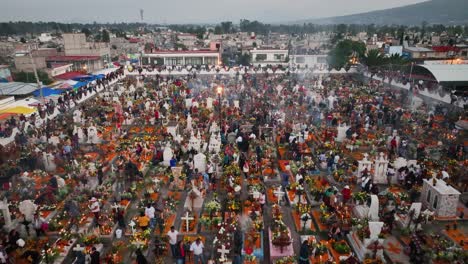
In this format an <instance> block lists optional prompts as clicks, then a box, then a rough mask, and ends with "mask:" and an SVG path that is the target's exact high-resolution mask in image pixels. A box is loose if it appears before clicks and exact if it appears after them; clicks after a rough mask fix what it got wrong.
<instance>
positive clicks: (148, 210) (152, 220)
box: [145, 203, 156, 229]
mask: <svg viewBox="0 0 468 264" xmlns="http://www.w3.org/2000/svg"><path fill="white" fill-rule="evenodd" d="M155 212H156V210H155V209H154V207H153V205H151V204H150V203H148V205H146V208H145V215H146V216H147V217H148V218H149V219H150V228H151V229H153V228H154V226H155V225H156V221H155V220H156V218H155V217H154V213H155Z"/></svg>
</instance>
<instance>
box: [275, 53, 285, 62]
mask: <svg viewBox="0 0 468 264" xmlns="http://www.w3.org/2000/svg"><path fill="white" fill-rule="evenodd" d="M274 58H275V60H277V61H282V60H284V54H275V55H274Z"/></svg>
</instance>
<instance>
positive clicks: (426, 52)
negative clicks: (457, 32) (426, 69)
mask: <svg viewBox="0 0 468 264" xmlns="http://www.w3.org/2000/svg"><path fill="white" fill-rule="evenodd" d="M459 52H460V49H459V48H457V47H450V46H433V47H432V48H424V47H405V48H404V49H403V56H405V57H408V58H410V59H413V60H427V59H435V60H440V59H448V58H454V57H456V56H457V55H458V53H459Z"/></svg>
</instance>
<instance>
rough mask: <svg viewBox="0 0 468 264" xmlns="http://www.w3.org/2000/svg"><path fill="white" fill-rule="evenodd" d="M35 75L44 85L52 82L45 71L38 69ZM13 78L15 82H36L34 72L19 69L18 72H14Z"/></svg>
mask: <svg viewBox="0 0 468 264" xmlns="http://www.w3.org/2000/svg"><path fill="white" fill-rule="evenodd" d="M37 76H38V77H39V81H41V82H42V83H43V84H45V85H48V84H51V83H52V82H53V81H52V80H51V79H50V78H49V75H48V74H47V73H46V72H43V71H40V70H38V71H37ZM13 80H15V82H25V83H36V78H35V77H34V73H32V72H24V71H21V72H18V73H14V74H13Z"/></svg>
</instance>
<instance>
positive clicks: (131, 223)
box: [128, 220, 136, 234]
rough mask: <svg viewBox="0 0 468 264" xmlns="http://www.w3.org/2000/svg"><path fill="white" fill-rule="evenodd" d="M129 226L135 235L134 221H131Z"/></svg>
mask: <svg viewBox="0 0 468 264" xmlns="http://www.w3.org/2000/svg"><path fill="white" fill-rule="evenodd" d="M128 225H129V226H130V227H131V228H132V234H135V226H136V223H135V222H134V221H133V220H132V221H130V224H128Z"/></svg>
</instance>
